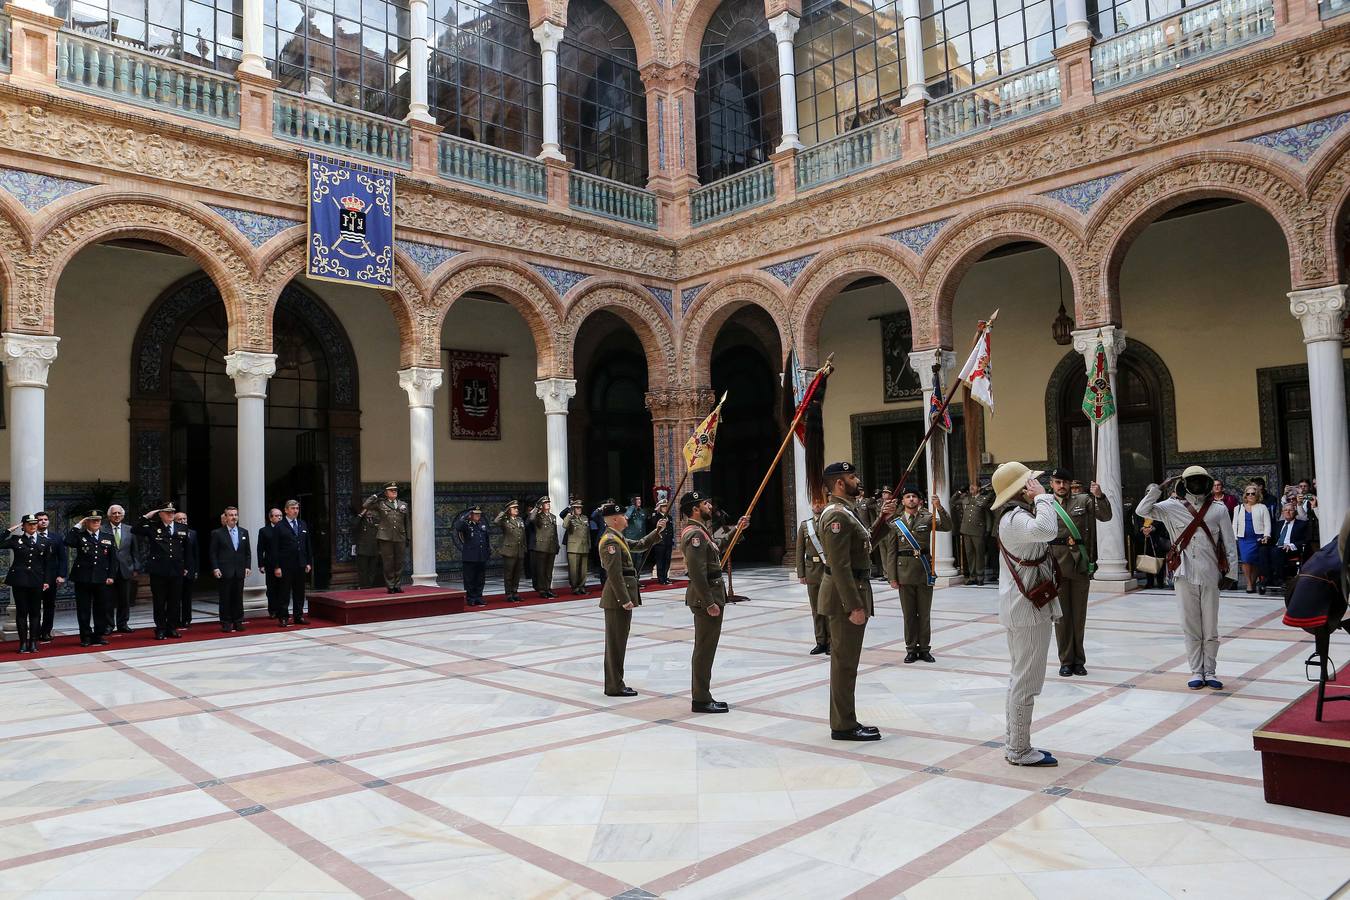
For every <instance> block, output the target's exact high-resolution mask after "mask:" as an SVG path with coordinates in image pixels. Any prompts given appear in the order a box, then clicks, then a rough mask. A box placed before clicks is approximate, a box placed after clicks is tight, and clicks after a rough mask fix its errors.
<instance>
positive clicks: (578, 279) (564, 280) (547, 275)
mask: <svg viewBox="0 0 1350 900" xmlns="http://www.w3.org/2000/svg"><path fill="white" fill-rule="evenodd" d="M534 270H535V271H536V272H538V273H539V274H540V275H543V276H544V280H545V281H547V282H548V283H549V286H550V287H552V288H553V290H554V291H556V292H557V294H558V296H559V297H563V296H566V294H567V292H568V291H570V290H571V289H572V288H574V287H576V286H577V285H579V284H581V283H582V282H583V281H585V280H586V279H587V278H590V277H591V276H589V275H587V274H586V273H585V272H573V271H572V270H570V269H559V268H555V267H554V266H538V265H537V266H534Z"/></svg>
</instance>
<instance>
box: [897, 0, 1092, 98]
mask: <svg viewBox="0 0 1350 900" xmlns="http://www.w3.org/2000/svg"><path fill="white" fill-rule="evenodd" d="M919 8H920V13H921V16H922V18H921V20H920V24H921V29H922V30H921V33H922V36H923V48H924V50H923V55H924V74H925V75H926V76H927V79H928V87H929V90H930V91H931V92H932V94H933V96H935V97H940V96H942V95H944V94H950V93H954V92H956V91H959V90H962V89H963V88H968V87H970V86H971V85H975V84H980V83H981V82H984V81H989V80H990V79H993V78H998V77H999V76H1001V75H1006V74H1008V73H1010V72H1015V71H1016V70H1018V69H1021V68H1023V67H1025V66H1030V65H1035V64H1036V63H1040V62H1045V61H1046V60H1049V59H1052V58H1053V52H1054V49H1055V47H1056V46H1058V45H1059V44H1061V43H1062V42H1063V40H1064V22H1065V16H1064V0H1034V2H1033V0H920V2H919Z"/></svg>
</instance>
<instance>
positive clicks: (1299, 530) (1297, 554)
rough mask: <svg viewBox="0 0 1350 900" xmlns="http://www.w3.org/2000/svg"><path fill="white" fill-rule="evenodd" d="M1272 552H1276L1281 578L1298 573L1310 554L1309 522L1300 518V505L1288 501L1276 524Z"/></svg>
mask: <svg viewBox="0 0 1350 900" xmlns="http://www.w3.org/2000/svg"><path fill="white" fill-rule="evenodd" d="M1273 545H1274V546H1273V549H1272V551H1271V552H1272V553H1274V554H1276V559H1277V564H1278V565H1279V567H1280V571H1279V576H1278V577H1279V578H1280V579H1281V580H1283V579H1285V578H1290V577H1292V576H1294V575H1297V574H1298V567H1299V563H1301V562H1303V560H1304V559H1306V558H1307V556H1308V522H1307V520H1306V519H1299V517H1298V506H1297V505H1296V504H1294V503H1286V504H1285V505H1284V507H1283V508H1282V509H1281V511H1280V521H1279V522H1278V523H1277V524H1276V525H1275V540H1274V541H1273Z"/></svg>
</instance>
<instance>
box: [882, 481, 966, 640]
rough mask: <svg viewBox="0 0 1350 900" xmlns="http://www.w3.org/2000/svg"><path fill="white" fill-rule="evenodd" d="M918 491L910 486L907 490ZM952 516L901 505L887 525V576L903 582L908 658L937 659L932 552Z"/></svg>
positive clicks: (940, 509) (889, 580)
mask: <svg viewBox="0 0 1350 900" xmlns="http://www.w3.org/2000/svg"><path fill="white" fill-rule="evenodd" d="M910 493H915V494H917V493H918V492H917V491H914V490H913V489H907V490H906V491H905V494H910ZM901 496H902V497H903V496H904V495H903V494H902V495H901ZM896 522H900V523H903V524H904V526H905V528H906V529H907V530H908V531H909V534H910V536H911V537H913V538H914V540H915V542H916V543H917V544H918V547H917V548H916V547H915V546H914V545H913V544H911V543H910V542H909V538H907V537H905V535H904V534H903V533H902V532H901V531H900V528H899V527H898V526H897V525H896V524H895V523H896ZM951 530H952V520H951V518H950V517H948V515H947V511H946V510H945V509H942V508H938V509H937V510H936V511H934V512H929V511H928V510H926V509H924V508H923V507H919V508H918V509H916V510H915V511H914V512H912V513H911V512H909V511H908V510H905V509H901V510H899V511H898V512H897V514H896V516H895V517H894V518H892V519H891V520H890V521H889V522H888V523H887V526H886V534H887V536H889V537H893V538H894V540H892V541H890V542H889V543H888V544H887V545H886V547H885V552H884V553H883V554H882V558H881V561H882V565H883V568H885V570H886V580H887V581H888V582H890V583H891V584H898V585H899V586H900V610H901V612H902V613H903V615H904V618H905V662H907V663H912V662H915V661H916V660H920V659H922V660H923V661H924V662H933V654H932V652H931V651H932V649H933V625H932V612H933V586H932V584H931V583H930V582H929V580H928V577H929V575H930V574H931V573H932V570H933V557H932V554H931V553H930V552H929V547H930V546H932V544H931V540H932V536H933V532H934V531H951Z"/></svg>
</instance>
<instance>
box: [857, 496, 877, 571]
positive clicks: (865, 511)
mask: <svg viewBox="0 0 1350 900" xmlns="http://www.w3.org/2000/svg"><path fill="white" fill-rule="evenodd" d="M878 496H880V495H879V494H878V495H876V496H871V497H869V496H867V495H866V494H864V495H863V496H862V497H861V498H860V499H859V500H858V503H857V505H856V506H855V507H854V508H855V509H856V510H857V513H858V521H860V522H862V523H863V524H864V525H866V526H867V529H868V531H869V532H870V531H871V530H872V526H873V525H875V524H876V522H877V514H878V513H877V511H878V509H879V508H880V504H879V503H877V497H878ZM871 565H872V570H871V575H872V577H873V578H880V577H881V557H879V556H877V548H876V547H873V548H872V560H871Z"/></svg>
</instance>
